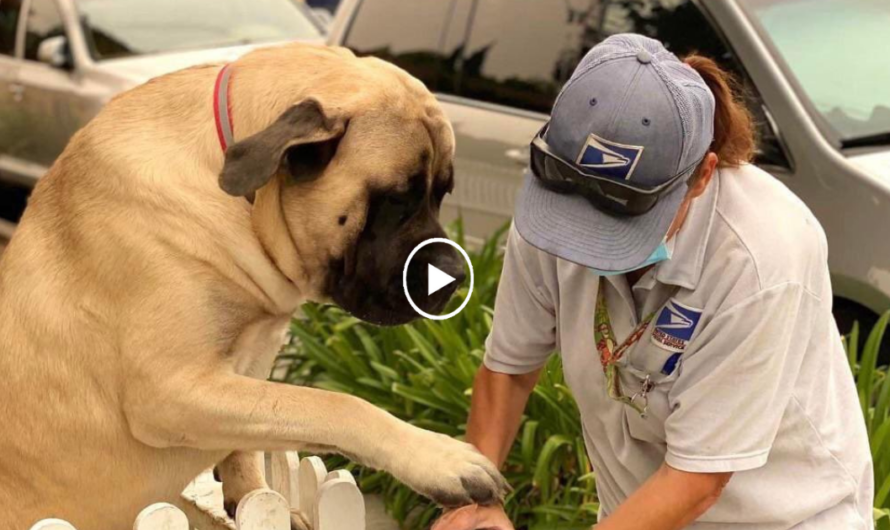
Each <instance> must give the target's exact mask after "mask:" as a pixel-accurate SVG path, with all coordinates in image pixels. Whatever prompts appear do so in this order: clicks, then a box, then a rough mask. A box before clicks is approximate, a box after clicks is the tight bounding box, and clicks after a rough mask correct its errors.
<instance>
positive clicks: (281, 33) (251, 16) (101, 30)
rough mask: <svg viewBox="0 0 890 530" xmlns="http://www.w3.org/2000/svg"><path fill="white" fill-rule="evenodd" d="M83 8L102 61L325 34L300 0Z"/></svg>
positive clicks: (85, 0) (84, 1)
mask: <svg viewBox="0 0 890 530" xmlns="http://www.w3.org/2000/svg"><path fill="white" fill-rule="evenodd" d="M77 8H78V11H79V15H80V23H81V26H82V27H83V29H84V35H85V36H86V40H87V44H88V46H89V48H90V53H91V55H92V56H93V58H94V59H96V60H103V59H114V58H120V57H127V56H133V55H144V54H155V53H165V52H175V51H183V50H199V49H207V48H219V47H224V46H237V45H242V44H254V43H261V42H275V41H286V40H307V39H308V40H315V39H321V38H322V34H321V30H320V28H319V27H318V26H316V25H315V23H314V22H313V21H312V20H311V19H310V18H309V16H308V13H307V11H306V10H307V9H308V8H307V7H306V6H304V5H303V4H302V3H301V2H295V1H294V0H225V1H219V0H152V1H147V0H79V1H78V2H77Z"/></svg>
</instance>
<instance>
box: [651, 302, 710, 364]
mask: <svg viewBox="0 0 890 530" xmlns="http://www.w3.org/2000/svg"><path fill="white" fill-rule="evenodd" d="M701 314H702V312H701V310H699V309H695V308H692V307H688V306H685V305H683V304H681V303H680V302H678V301H676V300H674V299H671V300H668V303H667V304H666V305H665V306H664V308H663V309H662V310H661V313H659V315H658V320H656V321H655V329H654V330H653V331H652V342H653V344H655V345H656V346H658V347H659V348H663V349H665V350H668V351H672V352H676V353H682V352H684V351H686V346H687V345H688V344H689V340H690V339H692V334H693V333H695V328H696V327H698V322H699V320H701Z"/></svg>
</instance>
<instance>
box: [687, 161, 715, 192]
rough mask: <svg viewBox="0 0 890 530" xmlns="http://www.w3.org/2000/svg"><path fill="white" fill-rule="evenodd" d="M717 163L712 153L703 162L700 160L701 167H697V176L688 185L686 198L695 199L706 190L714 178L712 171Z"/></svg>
mask: <svg viewBox="0 0 890 530" xmlns="http://www.w3.org/2000/svg"><path fill="white" fill-rule="evenodd" d="M719 161H720V160H719V159H718V158H717V155H716V154H714V153H708V154H707V155H705V158H704V160H702V162H701V165H700V166H699V170H698V175H697V176H696V177H695V178H694V179H693V181H692V183H691V184H690V185H689V191H687V192H686V197H688V198H690V199H696V198H698V197H700V196H701V194H702V193H704V192H705V190H706V189H708V184H710V183H711V179H712V178H714V170H715V169H717V163H718V162H719Z"/></svg>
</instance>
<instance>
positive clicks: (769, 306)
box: [665, 283, 818, 473]
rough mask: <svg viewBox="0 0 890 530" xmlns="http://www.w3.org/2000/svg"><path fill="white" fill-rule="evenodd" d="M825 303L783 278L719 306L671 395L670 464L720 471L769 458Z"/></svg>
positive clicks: (695, 341)
mask: <svg viewBox="0 0 890 530" xmlns="http://www.w3.org/2000/svg"><path fill="white" fill-rule="evenodd" d="M817 302H818V300H817V299H816V298H815V297H814V296H813V295H812V294H810V293H809V292H808V291H806V290H805V289H803V287H802V286H800V285H798V284H792V283H788V284H782V285H778V286H775V287H772V288H769V289H766V290H763V291H761V292H759V293H757V294H756V295H754V296H752V297H750V298H748V299H746V300H743V301H742V302H740V303H739V304H736V305H735V306H733V307H731V308H729V309H727V310H726V311H724V312H722V313H719V314H718V315H716V316H715V318H714V319H713V320H712V321H711V322H710V323H709V324H708V325H707V326H706V327H704V328H703V329H702V332H701V334H700V335H699V336H698V337H697V338H695V339H693V341H692V342H690V344H689V347H690V350H689V351H687V352H686V355H685V356H684V359H683V360H682V364H681V366H680V372H679V376H678V378H677V380H676V381H675V382H674V385H673V387H672V388H671V390H670V392H669V395H668V399H669V404H670V406H671V413H670V415H669V416H668V417H667V419H666V421H665V436H666V441H667V455H666V457H665V461H666V463H667V464H668V465H670V466H671V467H673V468H675V469H679V470H681V471H688V472H697V473H717V472H735V471H744V470H749V469H756V468H758V467H761V466H763V465H764V464H766V461H767V457H768V455H769V452H770V449H771V448H772V445H773V442H774V440H775V438H776V434H777V433H778V431H779V425H780V423H781V421H782V416H783V415H784V413H785V410H786V409H787V407H788V406H789V404H790V402H791V400H792V399H793V389H794V387H795V382H796V380H797V374H798V373H799V371H800V366H801V363H802V362H803V357H804V353H805V352H806V350H807V347H808V343H809V341H810V335H811V333H810V332H811V326H812V322H813V320H814V312H815V311H816V309H817V307H818V303H817Z"/></svg>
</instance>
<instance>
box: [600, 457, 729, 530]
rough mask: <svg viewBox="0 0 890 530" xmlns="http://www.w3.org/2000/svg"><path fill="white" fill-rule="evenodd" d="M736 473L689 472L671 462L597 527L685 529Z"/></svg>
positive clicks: (620, 529)
mask: <svg viewBox="0 0 890 530" xmlns="http://www.w3.org/2000/svg"><path fill="white" fill-rule="evenodd" d="M731 477H732V473H688V472H686V471H679V470H677V469H674V468H672V467H670V466H669V465H667V464H662V466H661V468H660V469H659V470H658V471H656V472H655V474H654V475H652V476H651V477H649V480H647V481H646V482H645V483H644V484H643V485H642V486H641V487H640V489H638V490H637V491H636V492H634V493H633V495H631V496H630V497H628V499H627V500H626V501H624V502H623V503H622V504H621V506H619V507H618V509H617V510H615V513H613V514H611V515H610V516H609V517H608V518H607V519H606V520H605V521H603V522H602V523H601V524H599V525H597V526H596V530H638V529H640V528H645V529H646V530H681V529H682V528H685V527H686V526H688V525H689V524H691V523H692V522H694V521H695V520H696V519H698V518H699V517H701V516H702V514H704V513H705V512H706V511H708V509H710V508H711V506H713V505H714V503H715V502H717V499H719V498H720V494H721V493H723V488H724V487H725V486H726V484H727V483H728V482H729V479H730V478H731Z"/></svg>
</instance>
